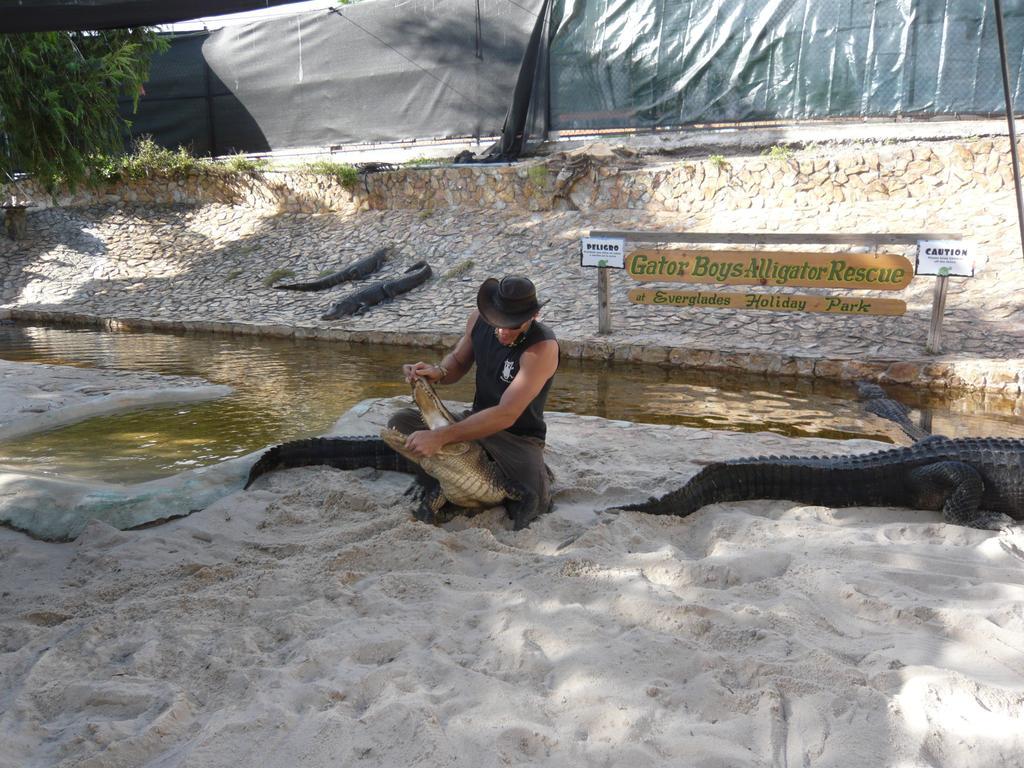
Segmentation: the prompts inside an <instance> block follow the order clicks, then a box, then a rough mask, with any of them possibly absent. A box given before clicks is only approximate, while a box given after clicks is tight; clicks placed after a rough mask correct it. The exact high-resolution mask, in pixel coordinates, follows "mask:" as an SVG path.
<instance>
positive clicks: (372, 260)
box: [274, 246, 394, 291]
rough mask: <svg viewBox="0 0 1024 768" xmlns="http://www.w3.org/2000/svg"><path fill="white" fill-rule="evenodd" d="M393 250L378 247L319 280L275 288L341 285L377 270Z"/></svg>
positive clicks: (321, 287) (292, 288)
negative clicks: (367, 254)
mask: <svg viewBox="0 0 1024 768" xmlns="http://www.w3.org/2000/svg"><path fill="white" fill-rule="evenodd" d="M393 250H394V249H393V248H392V247H391V246H384V247H383V248H378V249H377V250H376V251H374V252H373V253H371V254H370V255H369V256H366V257H364V258H362V259H358V260H357V261H354V262H352V263H351V264H349V265H348V266H347V267H345V268H343V269H341V270H339V271H337V272H335V273H333V274H330V275H326V276H324V277H322V278H320V279H319V280H313V281H311V282H308V283H288V284H287V285H275V286H274V288H275V289H276V290H280V291H322V290H324V289H325V288H333V287H334V286H335V285H340V284H341V283H344V282H346V281H348V280H358V279H360V278H362V277H366V276H367V275H369V274H371V273H372V272H376V271H377V270H378V269H380V268H381V266H382V265H383V264H384V262H385V261H387V260H388V258H390V256H391V253H392V251H393Z"/></svg>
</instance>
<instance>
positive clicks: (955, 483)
mask: <svg viewBox="0 0 1024 768" xmlns="http://www.w3.org/2000/svg"><path fill="white" fill-rule="evenodd" d="M748 499H790V500H792V501H798V502H802V503H804V504H820V505H823V506H828V507H858V506H865V507H882V506H885V507H910V508H913V509H929V510H941V511H942V513H943V516H944V518H945V519H946V521H947V522H949V523H953V524H954V525H966V526H970V527H972V528H986V529H991V530H1000V529H1002V528H1005V527H1007V526H1009V525H1012V524H1014V521H1015V520H1024V440H1015V439H1009V438H977V437H967V438H956V439H952V438H948V437H942V436H941V435H932V436H929V437H926V438H924V439H923V440H920V441H919V442H917V443H915V444H914V445H911V446H909V447H904V448H892V449H888V450H883V451H876V452H874V453H867V454H862V455H859V456H833V457H818V456H814V457H809V458H804V457H798V456H767V457H756V458H746V459H733V460H730V461H723V462H719V463H715V464H710V465H708V466H706V467H704V468H703V469H702V470H701V471H700V472H698V473H697V474H696V475H694V476H693V477H692V478H691V479H690V480H689V482H687V483H686V485H684V486H683V487H682V488H679V489H678V490H675V491H671V492H670V493H667V494H665V495H664V496H662V497H660V498H653V497H652V498H651V499H649V500H648V501H646V502H643V503H640V504H630V505H628V506H624V507H620V508H621V509H625V510H631V511H637V512H647V513H649V514H654V515H675V516H677V517H686V516H687V515H689V514H691V513H693V512H695V511H697V510H698V509H700V508H701V507H704V506H706V505H708V504H716V503H719V502H724V501H744V500H748Z"/></svg>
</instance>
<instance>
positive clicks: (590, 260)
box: [580, 237, 626, 269]
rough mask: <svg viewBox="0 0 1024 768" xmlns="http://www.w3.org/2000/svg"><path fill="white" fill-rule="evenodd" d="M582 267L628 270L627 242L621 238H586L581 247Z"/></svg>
mask: <svg viewBox="0 0 1024 768" xmlns="http://www.w3.org/2000/svg"><path fill="white" fill-rule="evenodd" d="M580 266H581V267H612V268H614V269H625V268H626V241H625V240H623V239H622V238H620V237H584V238H583V239H582V240H581V245H580Z"/></svg>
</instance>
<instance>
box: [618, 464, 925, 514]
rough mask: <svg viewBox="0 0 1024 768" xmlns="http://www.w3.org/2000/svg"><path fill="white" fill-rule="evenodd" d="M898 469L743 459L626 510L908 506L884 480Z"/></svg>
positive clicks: (663, 511)
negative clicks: (772, 503)
mask: <svg viewBox="0 0 1024 768" xmlns="http://www.w3.org/2000/svg"><path fill="white" fill-rule="evenodd" d="M900 471H901V470H900V467H899V465H896V466H894V467H892V468H890V469H876V470H875V471H874V473H868V472H866V471H865V470H864V469H863V468H857V467H852V466H842V465H837V463H836V462H835V461H834V460H830V459H822V458H807V459H801V458H777V457H769V458H767V459H762V460H757V459H754V460H747V461H743V460H739V461H735V462H723V463H719V464H711V465H709V466H707V467H705V468H704V469H702V470H701V471H700V472H698V473H697V474H696V475H694V476H693V478H691V480H690V481H689V482H688V483H686V484H685V485H684V486H683V487H682V488H678V489H677V490H674V491H670V492H669V493H667V494H665V495H664V496H662V497H660V498H657V497H651V498H650V499H648V500H647V501H645V502H642V503H639V504H630V505H628V506H624V507H620V508H621V509H624V510H628V511H635V512H646V513H648V514H652V515H676V516H678V517H686V516H687V515H690V514H692V513H693V512H696V511H697V510H698V509H700V508H701V507H705V506H707V505H708V504H717V503H720V502H726V501H746V500H749V499H790V500H792V501H798V502H801V503H804V504H817V505H822V506H829V507H855V506H889V505H892V506H905V505H906V503H907V500H906V498H905V497H904V495H903V491H902V488H903V484H902V483H900V482H898V481H894V480H892V479H883V478H882V477H881V475H882V473H886V474H889V473H891V474H898V473H900Z"/></svg>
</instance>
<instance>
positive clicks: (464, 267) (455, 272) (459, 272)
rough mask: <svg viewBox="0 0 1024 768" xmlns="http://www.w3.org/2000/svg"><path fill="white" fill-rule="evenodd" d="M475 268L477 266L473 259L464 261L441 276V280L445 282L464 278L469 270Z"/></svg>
mask: <svg viewBox="0 0 1024 768" xmlns="http://www.w3.org/2000/svg"><path fill="white" fill-rule="evenodd" d="M474 266H476V264H475V263H474V261H473V260H472V259H464V260H463V261H460V262H459V263H458V264H456V265H455V266H454V267H452V268H451V269H449V270H448V271H447V272H445V273H444V274H443V275H441V278H442V279H443V280H454V279H455V278H457V277H462V276H463V275H464V274H466V273H467V272H469V270H471V269H472V268H473V267H474Z"/></svg>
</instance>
